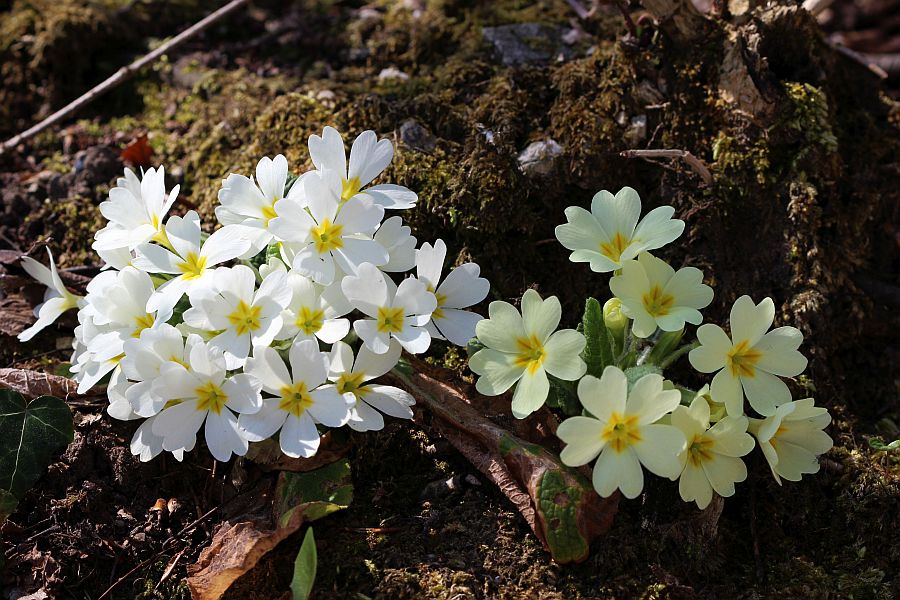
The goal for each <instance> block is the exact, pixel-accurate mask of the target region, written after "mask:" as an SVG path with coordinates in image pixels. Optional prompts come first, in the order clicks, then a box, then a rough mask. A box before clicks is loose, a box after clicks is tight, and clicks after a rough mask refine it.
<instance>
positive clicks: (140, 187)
mask: <svg viewBox="0 0 900 600" xmlns="http://www.w3.org/2000/svg"><path fill="white" fill-rule="evenodd" d="M178 189H179V187H178V186H177V185H176V186H175V187H174V188H172V191H171V192H170V193H169V195H168V197H167V196H166V183H165V169H164V168H163V167H160V168H159V169H153V168H150V169H147V170H146V171H145V172H144V175H143V179H138V177H137V175H135V174H134V171H132V170H131V169H125V177H124V178H122V177H120V178H119V180H118V182H117V185H116V187H114V188H113V189H111V190H110V191H109V200H105V201H104V202H101V203H100V213H101V214H102V215H103V216H104V217H106V218H107V219H109V224H107V226H106V227H104V228H103V229H101V230H100V231H98V232H97V233H96V234H95V235H94V243H93V246H92V247H93V248H94V250H97V251H101V250H114V249H117V248H128V249H130V250H131V249H134V248H135V247H137V246H138V245H140V244H143V243H144V242H148V241H150V240H152V239H156V240H158V241H163V240H164V239H165V237H164V236H165V231H164V230H163V220H164V219H165V218H166V215H167V214H168V213H169V209H170V208H172V204H174V203H175V199H176V198H177V197H178Z"/></svg>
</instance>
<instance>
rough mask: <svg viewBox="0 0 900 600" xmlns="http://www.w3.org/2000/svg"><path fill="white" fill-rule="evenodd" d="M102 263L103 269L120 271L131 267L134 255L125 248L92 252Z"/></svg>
mask: <svg viewBox="0 0 900 600" xmlns="http://www.w3.org/2000/svg"><path fill="white" fill-rule="evenodd" d="M94 251H95V252H96V253H97V255H98V256H99V257H100V259H101V260H102V261H103V269H102V270H106V269H115V270H116V271H121V270H122V269H124V268H125V267H128V266H131V263H132V261H133V260H134V255H133V254H132V252H131V250H130V249H129V248H128V247H127V246H126V247H123V248H112V249H111V250H97V249H95V250H94Z"/></svg>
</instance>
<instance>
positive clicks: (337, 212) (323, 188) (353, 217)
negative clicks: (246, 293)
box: [269, 173, 389, 285]
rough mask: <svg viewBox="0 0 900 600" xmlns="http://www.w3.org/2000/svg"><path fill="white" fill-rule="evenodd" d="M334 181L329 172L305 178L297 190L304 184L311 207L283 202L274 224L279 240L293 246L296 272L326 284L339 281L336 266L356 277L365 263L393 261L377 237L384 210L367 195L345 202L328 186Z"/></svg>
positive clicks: (382, 263) (293, 260)
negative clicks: (321, 175) (331, 179)
mask: <svg viewBox="0 0 900 600" xmlns="http://www.w3.org/2000/svg"><path fill="white" fill-rule="evenodd" d="M333 177H334V175H333V174H331V175H329V174H327V173H326V174H323V177H304V178H303V179H302V180H301V181H300V182H298V183H297V184H295V187H296V186H297V185H302V186H303V188H304V190H305V196H306V202H307V205H306V207H302V206H301V205H300V204H299V203H298V202H296V201H294V200H291V199H285V200H281V201H279V203H278V207H277V210H278V216H277V217H275V218H274V219H272V221H271V223H269V229H270V230H271V231H272V232H273V233H274V234H275V235H277V236H278V237H279V239H281V240H284V241H285V242H289V243H288V244H284V246H287V248H285V249H284V250H285V251H288V250H290V251H291V252H293V254H294V256H293V259H292V260H291V264H292V265H293V268H294V270H296V271H297V272H298V273H300V274H301V275H305V276H307V277H310V278H311V279H312V280H313V281H315V282H316V283H318V284H321V285H330V284H331V282H332V281H334V280H335V279H336V271H337V269H336V266H337V268H338V269H340V271H342V272H343V273H346V274H352V273H355V272H356V270H357V269H358V268H359V265H361V264H363V263H372V264H374V265H376V266H380V265H385V264H387V262H388V258H389V257H388V252H387V250H385V248H384V246H382V245H381V244H379V243H378V242H376V241H375V240H374V239H372V234H373V233H374V232H375V229H376V228H377V227H378V224H379V223H381V218H382V217H383V216H384V209H383V208H382V207H380V206H378V205H377V204H373V203H372V201H371V199H368V198H363V197H359V198H351V199H350V200H348V201H346V202H344V203H341V202H340V198H339V197H338V196H337V195H336V194H335V192H334V190H333V189H330V188H329V186H328V185H327V183H326V180H327V179H329V178H333Z"/></svg>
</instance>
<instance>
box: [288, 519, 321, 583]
mask: <svg viewBox="0 0 900 600" xmlns="http://www.w3.org/2000/svg"><path fill="white" fill-rule="evenodd" d="M317 560H318V557H317V555H316V538H315V536H314V535H313V528H312V527H310V528H309V529H307V530H306V535H304V536H303V544H302V545H301V546H300V552H298V553H297V558H296V559H295V560H294V576H293V578H291V595H292V598H293V600H307V598H309V594H310V592H311V591H312V586H313V583H314V582H315V580H316V566H317V565H316V562H317Z"/></svg>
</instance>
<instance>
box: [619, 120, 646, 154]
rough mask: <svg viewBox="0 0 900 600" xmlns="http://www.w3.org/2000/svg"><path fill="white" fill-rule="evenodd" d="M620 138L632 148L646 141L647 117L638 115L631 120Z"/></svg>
mask: <svg viewBox="0 0 900 600" xmlns="http://www.w3.org/2000/svg"><path fill="white" fill-rule="evenodd" d="M622 138H623V139H624V140H625V143H626V144H628V145H629V146H630V147H632V148H633V147H634V146H637V145H638V144H640V143H641V142H643V141H644V140H645V139H647V115H638V116H636V117H634V118H633V119H631V123H629V124H628V129H626V130H625V134H624V135H623V136H622Z"/></svg>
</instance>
